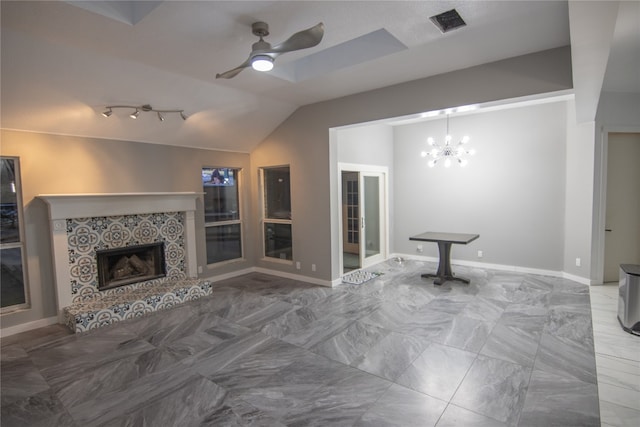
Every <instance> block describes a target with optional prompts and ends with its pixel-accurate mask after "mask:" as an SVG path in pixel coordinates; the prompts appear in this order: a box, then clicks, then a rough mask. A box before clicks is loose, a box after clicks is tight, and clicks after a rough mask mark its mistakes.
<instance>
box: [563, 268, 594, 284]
mask: <svg viewBox="0 0 640 427" xmlns="http://www.w3.org/2000/svg"><path fill="white" fill-rule="evenodd" d="M562 278H563V279H567V280H573V281H574V282H578V283H582V284H583V285H588V286H593V285H596V284H598V283H597V282H596V281H594V280H591V279H587V278H586V277H580V276H576V275H574V274H569V273H565V272H564V271H563V272H562Z"/></svg>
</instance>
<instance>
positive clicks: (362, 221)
mask: <svg viewBox="0 0 640 427" xmlns="http://www.w3.org/2000/svg"><path fill="white" fill-rule="evenodd" d="M361 224H362V229H363V230H364V217H362V222H361Z"/></svg>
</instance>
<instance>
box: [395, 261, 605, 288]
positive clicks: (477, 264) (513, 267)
mask: <svg viewBox="0 0 640 427" xmlns="http://www.w3.org/2000/svg"><path fill="white" fill-rule="evenodd" d="M393 257H401V258H404V259H411V260H414V261H425V262H435V263H437V262H438V258H437V257H428V256H419V255H408V254H393V255H391V258H393ZM451 265H462V266H466V267H475V268H484V269H487V270H499V271H512V272H514V273H526V274H537V275H540V276H551V277H559V278H562V279H568V280H573V281H574V282H578V283H582V284H583V285H593V284H594V282H593V281H591V280H590V279H588V278H585V277H580V276H576V275H573V274H569V273H566V272H564V271H555V270H543V269H540V268H531V267H520V266H517V265H504V264H489V263H484V262H477V261H465V260H455V259H452V260H451Z"/></svg>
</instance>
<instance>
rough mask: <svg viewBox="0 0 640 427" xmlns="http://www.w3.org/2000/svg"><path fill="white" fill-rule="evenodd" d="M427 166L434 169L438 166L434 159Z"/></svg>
mask: <svg viewBox="0 0 640 427" xmlns="http://www.w3.org/2000/svg"><path fill="white" fill-rule="evenodd" d="M427 165H428V166H429V167H430V168H432V167H434V166H435V165H436V160H433V159H432V160H429V162H428V163H427Z"/></svg>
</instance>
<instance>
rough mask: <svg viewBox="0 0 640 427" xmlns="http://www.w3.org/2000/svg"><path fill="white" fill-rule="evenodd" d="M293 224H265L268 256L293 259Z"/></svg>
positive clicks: (265, 249)
mask: <svg viewBox="0 0 640 427" xmlns="http://www.w3.org/2000/svg"><path fill="white" fill-rule="evenodd" d="M292 252H293V251H292V244H291V224H273V223H265V225H264V254H265V256H267V257H271V258H279V259H286V260H290V261H291V260H293V253H292Z"/></svg>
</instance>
